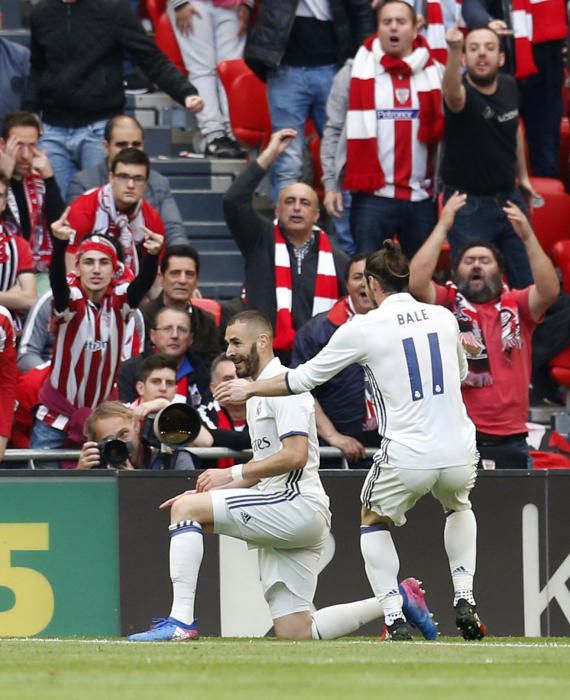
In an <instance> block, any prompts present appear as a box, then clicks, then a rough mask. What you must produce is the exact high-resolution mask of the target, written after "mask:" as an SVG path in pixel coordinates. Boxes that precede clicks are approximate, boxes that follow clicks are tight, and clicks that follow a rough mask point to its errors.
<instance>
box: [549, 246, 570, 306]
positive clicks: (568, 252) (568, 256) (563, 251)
mask: <svg viewBox="0 0 570 700" xmlns="http://www.w3.org/2000/svg"><path fill="white" fill-rule="evenodd" d="M551 256H552V259H553V261H554V264H555V265H556V267H558V269H559V270H560V275H561V277H562V291H563V292H564V293H565V294H570V240H564V241H557V242H556V243H555V244H554V245H553V247H552V252H551Z"/></svg>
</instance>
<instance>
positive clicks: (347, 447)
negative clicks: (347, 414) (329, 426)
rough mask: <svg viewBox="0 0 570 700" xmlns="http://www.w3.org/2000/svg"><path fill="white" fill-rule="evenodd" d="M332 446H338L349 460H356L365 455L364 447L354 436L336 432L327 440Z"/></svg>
mask: <svg viewBox="0 0 570 700" xmlns="http://www.w3.org/2000/svg"><path fill="white" fill-rule="evenodd" d="M327 442H328V443H329V445H331V446H332V447H338V449H339V450H341V451H342V454H343V455H344V456H345V457H346V459H347V460H348V461H349V462H357V461H358V460H359V459H364V457H366V448H365V447H364V445H363V444H362V443H361V442H359V441H358V440H357V439H356V438H353V437H351V436H350V435H342V434H341V433H337V434H336V435H334V436H332V437H331V438H329V439H328V440H327Z"/></svg>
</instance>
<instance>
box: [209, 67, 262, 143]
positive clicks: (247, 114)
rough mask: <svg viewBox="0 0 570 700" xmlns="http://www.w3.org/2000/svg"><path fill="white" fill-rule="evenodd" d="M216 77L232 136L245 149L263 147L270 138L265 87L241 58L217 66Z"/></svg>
mask: <svg viewBox="0 0 570 700" xmlns="http://www.w3.org/2000/svg"><path fill="white" fill-rule="evenodd" d="M218 75H219V76H220V80H221V81H222V85H223V86H224V89H225V91H226V95H227V97H228V105H229V110H230V123H231V126H232V131H233V134H234V136H235V137H236V139H237V140H238V141H239V142H240V143H241V144H242V145H244V146H246V147H247V148H258V149H261V148H263V147H264V146H265V145H266V144H267V142H268V141H269V137H270V136H271V119H270V117H269V106H268V104H267V94H266V88H265V84H264V83H263V82H262V81H261V80H260V79H259V78H258V77H257V76H256V75H255V73H254V72H253V71H251V70H250V69H249V68H248V67H247V65H246V63H245V61H244V60H243V59H241V58H240V59H235V60H233V61H222V62H221V63H219V64H218Z"/></svg>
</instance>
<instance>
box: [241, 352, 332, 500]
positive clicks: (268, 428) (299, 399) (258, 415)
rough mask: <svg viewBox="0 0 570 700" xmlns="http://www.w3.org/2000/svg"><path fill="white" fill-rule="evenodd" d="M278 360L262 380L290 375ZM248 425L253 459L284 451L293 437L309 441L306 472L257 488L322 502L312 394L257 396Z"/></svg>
mask: <svg viewBox="0 0 570 700" xmlns="http://www.w3.org/2000/svg"><path fill="white" fill-rule="evenodd" d="M286 371H287V368H286V367H283V365H282V364H281V362H280V361H279V359H278V358H277V357H275V358H273V360H271V362H269V364H267V365H266V366H265V367H264V368H263V371H262V372H261V374H260V375H259V377H258V379H267V378H269V377H274V376H276V375H278V374H283V372H286ZM246 410H247V424H248V426H249V433H250V437H251V447H252V449H253V459H254V460H255V461H257V460H260V459H265V458H266V457H269V456H270V455H272V454H275V453H276V452H279V450H281V449H283V445H282V443H281V441H282V440H283V439H285V438H287V437H290V436H293V435H304V436H306V437H307V438H308V440H309V452H308V459H307V463H306V465H305V467H304V468H303V469H295V470H294V471H291V472H288V473H287V474H280V475H279V476H272V477H266V478H263V479H261V480H260V482H259V483H258V484H257V488H258V489H259V490H260V491H263V492H265V493H267V492H279V491H284V490H291V491H297V492H299V493H302V494H303V495H307V496H309V495H314V496H315V497H318V498H319V499H320V500H322V499H323V498H324V499H326V503H325V504H326V506H327V507H328V497H327V496H326V494H325V491H324V489H323V486H322V484H321V479H320V477H319V441H318V438H317V427H316V423H315V402H314V399H313V397H312V396H311V394H309V393H299V394H298V395H295V396H278V397H261V396H254V397H252V398H250V399H248V401H247V404H246Z"/></svg>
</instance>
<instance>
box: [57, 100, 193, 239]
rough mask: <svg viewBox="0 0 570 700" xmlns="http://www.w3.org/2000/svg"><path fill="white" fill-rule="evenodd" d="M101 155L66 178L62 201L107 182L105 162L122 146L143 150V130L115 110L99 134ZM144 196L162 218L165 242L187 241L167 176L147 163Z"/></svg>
mask: <svg viewBox="0 0 570 700" xmlns="http://www.w3.org/2000/svg"><path fill="white" fill-rule="evenodd" d="M103 148H104V150H105V155H106V157H105V159H104V160H102V161H101V162H100V163H99V164H98V165H94V166H93V167H91V168H86V169H85V170H80V171H79V172H77V173H75V175H74V176H73V177H72V178H71V180H70V182H69V188H68V190H67V196H66V202H67V203H68V204H71V203H72V202H73V200H75V199H77V197H79V195H81V194H85V192H88V191H89V190H93V189H95V188H96V187H102V186H103V185H106V184H107V183H108V182H109V163H111V162H112V161H113V159H114V158H115V156H116V155H117V154H118V153H119V151H122V150H123V148H138V149H139V150H141V151H144V131H143V128H142V126H141V124H140V122H138V121H137V120H136V119H134V118H133V117H129V116H128V115H126V114H118V115H117V116H116V117H112V118H111V119H109V121H108V122H107V124H106V125H105V133H104V135H103ZM144 199H145V200H146V201H147V202H148V203H149V204H150V205H151V206H153V207H154V208H155V209H156V210H157V211H158V213H159V214H160V218H161V219H162V220H163V222H164V232H165V235H166V243H167V245H178V244H186V243H188V237H187V235H186V232H185V229H184V223H183V222H182V216H181V215H180V210H179V209H178V205H177V204H176V202H175V200H174V197H173V196H172V192H171V191H170V183H169V182H168V178H167V177H164V175H161V174H160V173H159V172H158V171H157V170H154V168H152V167H151V169H150V171H149V177H148V181H147V184H146V188H145V192H144Z"/></svg>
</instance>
